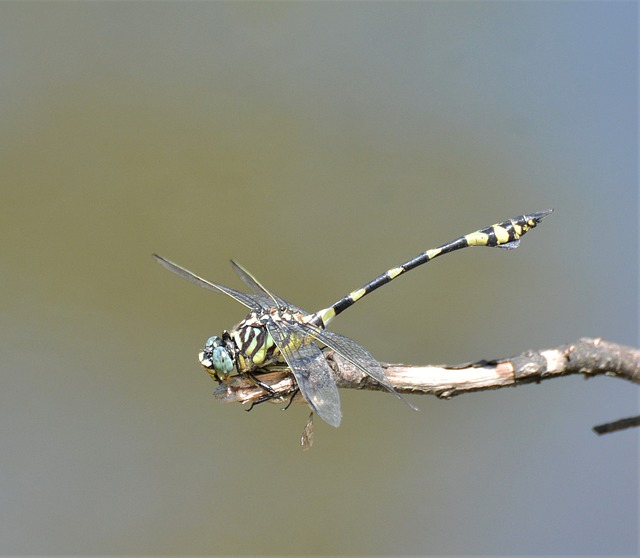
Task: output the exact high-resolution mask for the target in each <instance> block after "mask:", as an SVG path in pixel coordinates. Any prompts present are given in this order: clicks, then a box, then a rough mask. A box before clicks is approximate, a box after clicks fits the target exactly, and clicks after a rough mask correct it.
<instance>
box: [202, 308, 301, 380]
mask: <svg viewBox="0 0 640 558" xmlns="http://www.w3.org/2000/svg"><path fill="white" fill-rule="evenodd" d="M312 317H313V316H308V315H305V314H303V313H301V312H297V311H292V310H289V309H279V308H271V309H269V311H268V312H264V311H263V312H251V313H249V314H248V315H247V317H246V318H245V319H244V320H242V321H241V322H240V323H239V324H237V325H236V326H235V327H234V328H233V329H232V330H231V331H229V332H227V331H225V332H224V333H223V335H222V337H210V338H209V339H208V340H207V342H206V343H205V347H204V350H203V351H202V352H201V353H200V363H201V364H202V365H203V366H204V367H205V368H206V369H207V372H209V374H211V376H212V377H213V378H214V379H215V380H218V381H226V380H227V378H228V377H229V376H230V375H231V374H232V372H233V370H234V369H235V370H236V371H237V372H238V373H239V374H242V373H246V372H253V371H255V370H259V369H261V368H265V367H267V366H269V365H272V364H278V363H282V362H284V359H283V357H282V355H281V353H280V351H279V350H278V347H277V346H276V344H275V342H274V340H273V337H272V336H271V334H270V333H269V327H268V324H271V327H273V326H274V324H277V323H278V322H290V323H294V322H295V323H300V322H304V321H308V320H309V319H311V318H312Z"/></svg>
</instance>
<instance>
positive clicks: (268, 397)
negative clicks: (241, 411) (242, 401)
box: [245, 394, 274, 412]
mask: <svg viewBox="0 0 640 558" xmlns="http://www.w3.org/2000/svg"><path fill="white" fill-rule="evenodd" d="M273 398H274V396H273V395H271V394H267V395H262V396H260V398H259V399H258V400H257V401H254V402H253V403H251V405H250V406H249V408H248V409H245V411H247V412H249V411H250V410H251V409H253V408H254V407H255V406H256V405H260V403H266V402H267V401H271V400H272V399H273Z"/></svg>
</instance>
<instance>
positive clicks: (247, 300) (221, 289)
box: [153, 254, 262, 310]
mask: <svg viewBox="0 0 640 558" xmlns="http://www.w3.org/2000/svg"><path fill="white" fill-rule="evenodd" d="M153 257H154V259H155V260H156V261H157V262H158V263H159V264H161V265H163V266H164V267H166V268H167V269H168V270H169V271H172V272H173V273H175V274H176V275H179V276H180V277H182V278H183V279H186V280H187V281H191V282H192V283H195V284H196V285H198V286H200V287H204V288H205V289H209V290H210V291H215V292H217V293H222V294H226V295H227V296H230V297H231V298H233V299H234V300H236V301H237V302H239V303H240V304H243V305H244V306H246V307H247V308H250V309H251V310H258V309H260V308H261V307H262V305H261V303H260V301H259V300H258V298H257V297H256V296H254V295H250V294H247V293H241V292H239V291H236V290H234V289H230V288H229V287H225V286H224V285H218V284H217V283H212V282H211V281H207V280H206V279H203V278H202V277H198V276H197V275H196V274H195V273H192V272H191V271H189V270H188V269H185V268H184V267H182V266H179V265H178V264H176V263H173V262H171V261H169V260H166V259H165V258H163V257H162V256H158V255H157V254H153Z"/></svg>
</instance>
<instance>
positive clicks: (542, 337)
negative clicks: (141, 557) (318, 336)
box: [0, 2, 639, 555]
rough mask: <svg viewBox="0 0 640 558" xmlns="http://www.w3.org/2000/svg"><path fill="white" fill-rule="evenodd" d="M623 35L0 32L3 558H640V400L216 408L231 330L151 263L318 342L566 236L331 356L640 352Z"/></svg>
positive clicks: (142, 27)
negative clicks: (328, 319)
mask: <svg viewBox="0 0 640 558" xmlns="http://www.w3.org/2000/svg"><path fill="white" fill-rule="evenodd" d="M637 11H638V9H637V5H636V3H635V2H615V3H611V2H588V3H584V2H555V3H546V2H516V3H512V2H472V3H467V2H455V3H454V2H445V3H438V2H424V3H419V2H415V3H413V2H406V3H385V2H379V3H294V2H277V3H276V2H264V3H251V2H243V3H231V2H228V3H222V2H221V3H177V2H176V3H171V2H167V3H153V4H152V3H107V2H97V3H62V2H57V3H38V2H29V3H8V2H7V3H2V4H0V88H1V94H0V118H1V126H0V142H1V149H0V176H1V179H0V188H2V195H1V204H0V216H1V218H0V238H1V247H2V256H1V258H0V266H1V274H2V279H1V281H2V289H1V290H0V312H1V314H0V315H1V317H2V319H1V320H0V327H1V328H2V331H1V335H0V348H1V349H0V350H1V351H2V359H1V362H0V367H1V368H0V370H1V378H2V379H1V382H2V389H1V390H0V431H1V432H2V438H1V444H2V446H1V452H0V490H1V492H2V496H1V498H0V553H2V554H22V553H27V554H40V553H46V554H123V553H126V554H144V553H148V554H176V553H180V554H189V553H191V554H396V555H402V554H419V555H445V554H467V555H483V554H484V555H487V554H496V555H497V554H500V555H514V554H524V555H546V554H554V555H562V554H571V555H586V554H590V555H624V554H627V555H635V554H636V552H637V551H638V486H639V484H638V433H637V432H633V431H627V432H622V433H618V434H613V435H610V436H607V437H602V438H600V437H597V436H596V435H594V434H593V433H592V431H591V427H592V426H593V425H594V424H598V423H601V422H607V421H610V420H614V419H617V418H621V417H624V416H629V415H632V414H634V412H636V411H637V408H638V395H637V389H636V388H635V387H634V386H631V385H627V384H625V383H624V382H621V381H618V380H615V379H608V378H597V379H594V380H591V381H583V380H581V379H580V378H577V377H573V378H567V379H563V380H556V381H550V382H547V383H543V384H542V385H531V386H526V387H523V388H518V389H505V390H501V391H497V392H490V393H482V394H473V395H466V396H462V397H459V398H456V399H454V400H452V401H448V402H443V401H437V400H435V399H432V398H426V397H423V398H420V397H417V396H414V397H411V401H412V402H413V403H415V404H416V405H418V406H419V407H420V409H421V412H420V413H413V412H411V411H410V410H408V409H407V407H406V406H404V405H402V404H401V403H399V402H398V401H397V400H396V399H395V398H394V397H391V396H389V395H388V394H383V393H360V392H350V391H345V392H343V393H342V403H343V412H344V421H343V425H342V426H341V427H340V428H339V429H338V430H334V429H333V428H331V427H329V426H327V425H325V424H323V423H321V421H317V422H316V442H315V446H314V448H313V449H312V450H311V451H310V452H306V453H303V452H302V451H301V450H300V448H299V445H298V444H299V436H300V432H301V430H302V426H303V424H304V421H305V419H306V416H307V410H306V409H305V408H303V407H301V406H298V407H295V408H292V409H290V410H289V411H287V412H286V413H283V412H281V411H280V410H279V408H278V407H277V406H273V405H262V406H259V407H258V408H256V409H254V410H253V411H252V412H251V413H246V412H244V410H243V409H242V407H240V406H237V405H225V404H222V403H219V402H217V401H215V400H214V399H213V397H212V395H211V392H212V390H213V388H214V387H215V385H214V383H213V382H211V380H210V379H209V377H208V376H207V374H205V373H204V372H203V370H202V369H201V368H200V366H199V364H198V362H197V353H198V351H199V350H200V349H201V346H202V344H203V342H204V340H205V339H206V338H207V337H208V336H210V335H213V334H219V333H220V331H221V330H222V329H224V328H229V327H231V326H233V325H234V324H235V323H237V322H238V321H239V320H240V319H241V318H242V317H243V316H244V308H243V307H241V306H240V305H238V304H236V303H235V302H234V301H233V300H230V299H226V298H225V297H222V296H217V295H215V294H213V293H211V292H208V291H205V290H203V289H198V288H197V287H195V286H193V285H191V284H189V283H187V282H186V281H182V280H180V279H178V278H177V277H175V276H173V275H171V274H170V273H168V272H167V271H166V270H164V269H162V268H161V267H160V266H158V265H157V264H156V263H154V262H153V261H152V259H151V253H152V252H158V253H160V254H162V255H164V256H165V257H168V258H170V259H173V260H175V261H177V262H179V263H181V264H182V265H184V266H186V267H188V268H190V269H192V270H194V271H195V272H197V273H199V274H201V275H203V276H205V277H207V278H210V279H211V280H213V281H217V282H220V283H223V284H226V285H229V286H232V287H235V288H242V286H241V283H240V282H239V280H238V278H237V277H235V276H234V274H233V272H232V270H231V268H230V266H229V259H230V258H235V259H237V260H238V261H240V262H241V263H242V264H243V265H245V266H246V267H247V268H248V269H250V270H251V271H252V272H253V273H255V274H256V276H257V277H258V278H259V279H260V280H261V281H263V282H264V283H265V284H266V285H267V286H268V287H270V288H271V289H273V290H274V291H275V292H276V293H278V294H280V295H281V296H283V297H284V298H287V299H289V300H290V301H292V302H293V303H295V304H297V305H300V306H301V307H302V308H305V309H307V310H310V311H313V310H317V309H319V308H322V307H324V306H327V305H328V304H330V303H331V302H333V301H334V300H335V299H337V298H339V297H341V296H343V295H344V294H346V293H347V292H348V291H350V290H352V289H353V288H355V287H359V286H360V285H361V284H362V283H363V282H365V281H367V280H369V279H371V278H372V277H374V276H375V275H377V274H378V273H380V272H382V271H384V270H385V269H387V268H388V267H391V266H393V265H395V264H397V263H400V262H402V261H404V260H406V259H408V258H410V257H412V256H414V255H415V254H417V253H418V252H420V251H422V250H424V249H426V248H430V247H433V246H436V245H438V244H441V243H443V242H445V241H448V240H451V239H453V238H455V237H457V236H459V235H460V234H464V233H468V232H471V231H473V230H475V229H477V228H480V227H483V226H487V225H490V224H492V223H495V222H497V221H501V220H504V219H506V218H509V217H512V216H515V215H518V214H520V213H523V212H532V211H538V210H542V209H546V208H547V207H554V208H555V209H556V212H555V213H554V214H553V215H552V216H551V217H549V218H548V219H547V220H545V222H544V223H543V224H542V226H541V227H540V228H538V229H536V230H535V231H534V232H532V233H530V234H529V235H527V237H526V238H525V239H524V241H523V245H522V247H521V248H520V249H519V250H517V251H515V252H503V251H500V250H487V249H482V250H481V249H476V250H465V251H463V252H460V253H457V254H455V255H451V256H448V257H446V258H443V259H441V260H438V261H437V262H434V263H433V264H431V265H429V266H427V267H425V268H420V269H419V270H416V271H414V272H412V273H411V274H409V275H408V276H407V277H405V278H402V279H400V280H398V281H397V282H394V283H393V284H392V285H389V286H387V287H385V288H384V289H382V290H381V291H379V292H377V293H376V294H375V295H372V296H371V297H369V298H368V299H367V300H366V301H363V302H362V303H361V304H359V305H358V306H356V307H354V308H352V309H350V310H349V311H348V312H347V313H345V314H344V315H343V316H341V317H340V318H339V319H338V320H336V322H335V323H334V325H333V329H334V330H335V331H338V332H340V333H342V334H344V335H348V336H350V337H353V338H354V339H355V340H357V341H358V342H359V343H361V344H362V345H364V346H365V347H368V348H369V349H370V350H371V352H372V353H373V354H374V355H375V356H376V357H377V358H378V359H380V360H382V361H386V362H407V363H442V362H446V363H452V364H453V363H460V362H465V361H470V360H477V359H481V358H499V357H506V356H510V355H513V354H517V353H520V352H521V351H524V350H527V349H543V348H551V347H555V346H557V345H560V344H562V343H565V342H570V341H573V340H576V339H578V338H580V337H581V336H592V337H597V336H601V337H603V338H605V339H608V340H611V341H615V342H620V343H625V344H630V345H636V344H637V342H638V326H637V310H638V226H637V225H638V223H637V215H638V196H637V163H636V159H637V148H638V142H637V133H638V126H637V124H638V112H637V84H638V72H637V68H638V64H637V63H638V60H637V59H638V56H637V52H638V41H637V15H638V14H637Z"/></svg>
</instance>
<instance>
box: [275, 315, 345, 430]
mask: <svg viewBox="0 0 640 558" xmlns="http://www.w3.org/2000/svg"><path fill="white" fill-rule="evenodd" d="M267 328H268V329H269V333H270V334H271V337H273V340H274V342H275V344H276V346H277V347H278V349H279V350H280V352H281V353H282V356H283V357H284V360H285V361H286V363H287V364H288V365H289V368H291V370H292V371H293V374H294V376H295V378H296V382H297V383H298V387H299V388H300V392H301V393H302V395H303V396H304V398H305V399H306V401H307V403H309V405H310V406H311V408H312V409H313V410H314V411H315V412H316V413H318V416H319V417H320V418H321V419H322V420H324V421H325V422H327V423H329V424H330V425H331V426H335V427H337V426H339V425H340V421H341V420H342V411H341V410H340V394H339V393H338V387H337V386H336V383H335V380H334V379H333V374H332V371H331V368H330V367H329V364H327V361H326V360H325V358H324V354H323V353H322V351H321V350H320V349H319V348H318V346H317V345H316V344H315V343H314V342H313V341H312V340H311V339H310V338H308V337H307V336H306V335H305V333H304V331H303V330H302V329H301V328H299V327H298V326H296V325H295V324H291V323H286V322H280V321H276V320H271V321H270V322H269V323H268V324H267Z"/></svg>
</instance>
